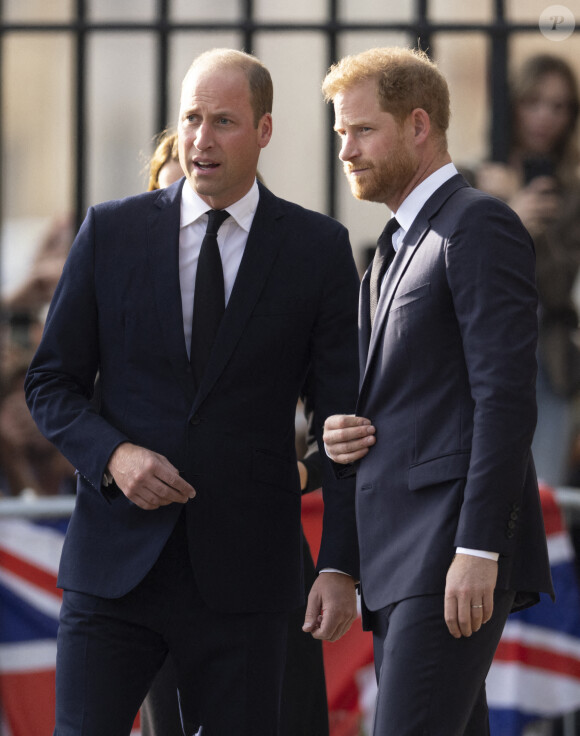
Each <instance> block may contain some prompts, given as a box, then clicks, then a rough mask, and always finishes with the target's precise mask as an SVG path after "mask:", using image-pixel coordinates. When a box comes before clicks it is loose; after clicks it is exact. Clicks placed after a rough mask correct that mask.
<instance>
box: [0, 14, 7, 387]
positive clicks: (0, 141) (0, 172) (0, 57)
mask: <svg viewBox="0 0 580 736" xmlns="http://www.w3.org/2000/svg"><path fill="white" fill-rule="evenodd" d="M0 21H1V22H2V23H4V0H0ZM5 38H6V36H5V34H4V33H2V34H1V35H0V233H3V232H4V146H5V145H6V142H5V141H4V110H5V109H6V107H5V105H6V99H5V97H4V94H2V90H4V89H5V88H6V86H5V84H4V40H5ZM3 245H4V243H3V238H1V237H0V284H1V283H2V281H3V278H4V272H3V270H2V263H3V258H4V252H3ZM3 332H4V331H3ZM0 378H1V376H0Z"/></svg>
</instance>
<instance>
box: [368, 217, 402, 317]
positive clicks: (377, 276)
mask: <svg viewBox="0 0 580 736" xmlns="http://www.w3.org/2000/svg"><path fill="white" fill-rule="evenodd" d="M399 227H400V225H399V223H398V222H397V220H396V219H395V218H394V217H392V218H391V219H390V220H389V222H388V223H387V226H386V227H385V229H384V230H383V232H382V233H381V234H380V236H379V239H378V241H377V249H376V251H375V257H374V258H373V265H372V268H371V279H370V311H371V325H372V324H373V322H374V321H375V312H376V311H377V304H378V302H379V296H380V294H381V283H382V281H383V278H384V276H385V273H386V271H387V269H388V267H389V266H390V265H391V262H392V260H393V258H394V256H395V249H394V248H393V234H394V233H395V232H396V231H397V230H398V229H399Z"/></svg>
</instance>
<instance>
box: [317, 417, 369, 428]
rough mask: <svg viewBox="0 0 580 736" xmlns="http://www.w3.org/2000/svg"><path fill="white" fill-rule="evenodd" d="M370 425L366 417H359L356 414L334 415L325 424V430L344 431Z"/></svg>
mask: <svg viewBox="0 0 580 736" xmlns="http://www.w3.org/2000/svg"><path fill="white" fill-rule="evenodd" d="M363 424H370V420H368V419H365V417H357V416H355V415H354V414H333V415H332V416H331V417H328V419H327V420H326V421H325V422H324V427H323V429H324V430H327V429H328V430H334V429H344V428H345V427H357V426H360V425H363Z"/></svg>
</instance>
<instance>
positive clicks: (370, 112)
mask: <svg viewBox="0 0 580 736" xmlns="http://www.w3.org/2000/svg"><path fill="white" fill-rule="evenodd" d="M334 110H335V116H336V118H335V126H334V128H335V130H336V132H337V133H338V135H339V136H340V138H341V144H342V145H341V149H340V153H339V158H340V160H341V161H342V162H343V168H344V173H345V174H346V178H347V179H348V182H349V184H350V188H351V191H352V193H353V194H354V196H355V197H356V198H357V199H364V200H367V201H369V202H382V203H383V204H387V205H388V206H389V207H390V208H391V209H394V203H398V204H400V202H401V201H402V199H403V198H404V197H403V194H404V193H405V192H406V191H407V189H408V186H409V184H410V182H411V181H412V179H413V176H414V174H415V172H416V170H417V167H418V164H419V160H418V156H417V154H416V152H415V149H414V147H413V145H412V130H411V127H410V124H409V121H404V122H403V123H402V124H399V123H398V122H397V121H396V120H395V118H394V117H393V116H392V115H391V113H389V112H385V111H384V110H381V108H380V106H379V102H378V98H377V84H376V81H375V80H368V81H365V82H362V83H360V84H358V85H356V86H353V87H352V88H350V89H346V90H344V91H343V92H340V93H339V94H337V95H336V97H335V99H334Z"/></svg>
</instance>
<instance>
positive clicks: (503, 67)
mask: <svg viewBox="0 0 580 736" xmlns="http://www.w3.org/2000/svg"><path fill="white" fill-rule="evenodd" d="M504 4H505V0H495V23H494V26H493V29H492V36H491V58H490V71H489V81H490V84H489V94H490V97H491V136H490V138H491V140H490V154H491V158H492V160H494V161H506V160H507V157H508V153H509V129H510V120H509V87H508V81H507V79H508V36H509V32H508V27H507V24H506V22H505V13H504Z"/></svg>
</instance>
